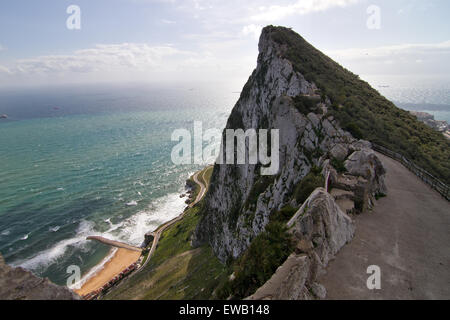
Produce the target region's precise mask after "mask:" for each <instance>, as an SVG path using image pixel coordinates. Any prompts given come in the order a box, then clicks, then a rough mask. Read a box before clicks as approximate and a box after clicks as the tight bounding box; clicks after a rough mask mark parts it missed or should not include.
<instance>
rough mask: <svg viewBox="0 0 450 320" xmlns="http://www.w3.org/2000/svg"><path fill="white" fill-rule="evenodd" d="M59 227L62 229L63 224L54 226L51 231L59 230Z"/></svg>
mask: <svg viewBox="0 0 450 320" xmlns="http://www.w3.org/2000/svg"><path fill="white" fill-rule="evenodd" d="M59 229H61V226H55V227H53V228H50V229H49V231H52V232H57V231H58V230H59Z"/></svg>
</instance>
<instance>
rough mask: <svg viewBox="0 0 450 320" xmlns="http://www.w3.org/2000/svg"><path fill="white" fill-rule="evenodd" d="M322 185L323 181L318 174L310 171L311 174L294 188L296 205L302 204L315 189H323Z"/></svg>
mask: <svg viewBox="0 0 450 320" xmlns="http://www.w3.org/2000/svg"><path fill="white" fill-rule="evenodd" d="M324 185H325V179H324V177H323V176H322V175H321V174H320V172H317V171H315V170H311V172H310V173H309V174H308V175H307V176H306V177H304V178H303V179H302V181H300V182H299V184H298V185H297V186H296V187H295V189H294V198H295V200H296V201H297V203H303V202H305V200H306V199H308V197H309V196H310V195H311V193H312V192H313V191H314V190H315V189H316V188H318V187H323V186H324Z"/></svg>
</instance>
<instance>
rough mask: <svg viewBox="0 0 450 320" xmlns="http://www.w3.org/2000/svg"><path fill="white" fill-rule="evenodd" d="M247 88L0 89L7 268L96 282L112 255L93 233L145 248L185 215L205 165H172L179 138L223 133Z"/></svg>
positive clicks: (57, 279)
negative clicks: (74, 274)
mask: <svg viewBox="0 0 450 320" xmlns="http://www.w3.org/2000/svg"><path fill="white" fill-rule="evenodd" d="M241 85H242V84H239V85H238V86H237V87H233V85H229V86H227V85H202V86H193V85H192V86H187V85H179V86H170V87H169V86H158V85H143V84H133V85H121V86H120V85H102V86H71V87H65V86H61V87H52V88H34V89H26V90H24V89H9V90H0V114H6V115H8V118H7V119H1V121H0V164H1V165H0V252H1V253H2V255H3V256H4V258H5V260H6V262H7V263H9V264H11V265H13V266H21V267H23V268H25V269H28V270H31V271H33V272H34V273H35V274H37V275H39V276H41V277H48V278H49V279H50V280H52V281H53V282H54V283H56V284H60V285H65V284H66V280H67V278H68V277H69V276H70V275H71V274H69V273H67V268H68V267H69V266H72V265H75V266H79V267H80V269H81V272H82V274H84V275H88V274H89V275H92V274H94V273H95V271H96V270H98V269H100V268H101V267H102V263H105V262H106V261H107V259H105V257H108V256H110V255H109V250H110V249H109V248H108V247H107V246H105V245H103V244H99V243H95V242H93V241H87V240H86V237H87V236H92V235H98V236H103V237H106V238H108V239H112V240H118V241H123V242H125V243H128V244H131V245H136V246H140V245H141V244H142V242H143V240H144V235H145V233H147V232H149V231H153V230H155V229H156V228H157V227H158V226H159V225H161V224H162V223H164V222H166V221H169V220H171V219H172V218H174V217H176V216H178V215H179V214H181V213H182V212H183V210H184V208H185V206H186V205H185V201H186V198H180V195H181V194H182V193H183V192H185V182H186V179H188V178H189V177H190V176H191V175H192V174H193V173H194V172H195V171H196V170H199V169H200V168H202V166H203V165H199V164H191V165H175V164H173V162H172V160H171V152H172V149H173V147H174V146H175V145H176V144H177V143H178V141H172V139H171V137H172V133H173V132H174V130H176V129H187V130H189V131H191V132H192V131H193V126H194V121H201V122H202V124H203V129H204V130H206V129H208V128H219V129H221V128H224V127H225V124H226V121H227V118H228V115H229V113H230V111H231V109H232V107H233V105H234V104H235V103H236V101H237V99H238V98H239V88H240V87H241ZM211 143H214V141H211ZM218 143H220V142H218ZM213 162H214V158H211V159H205V164H207V163H213Z"/></svg>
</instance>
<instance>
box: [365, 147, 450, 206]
mask: <svg viewBox="0 0 450 320" xmlns="http://www.w3.org/2000/svg"><path fill="white" fill-rule="evenodd" d="M372 148H373V149H374V150H375V151H378V152H379V153H382V154H384V155H385V156H388V157H390V158H392V159H394V160H397V161H398V162H400V163H401V164H403V165H404V166H405V167H406V168H407V169H408V170H410V171H411V172H412V173H414V174H415V175H416V176H418V177H419V178H420V179H421V180H422V181H423V182H425V183H426V184H428V185H429V186H430V187H431V188H432V189H434V190H436V191H437V192H439V193H440V194H441V195H442V196H443V197H444V198H445V199H447V200H448V201H450V187H449V186H448V185H446V184H445V183H443V182H442V181H440V180H439V179H437V178H435V177H434V176H433V175H431V174H430V173H428V172H427V171H425V170H424V169H422V168H420V167H418V166H417V165H415V164H414V163H413V162H412V161H411V160H409V159H407V158H405V157H404V156H403V155H401V154H400V153H397V152H394V151H391V150H389V149H387V148H385V147H382V146H380V145H377V144H375V143H372Z"/></svg>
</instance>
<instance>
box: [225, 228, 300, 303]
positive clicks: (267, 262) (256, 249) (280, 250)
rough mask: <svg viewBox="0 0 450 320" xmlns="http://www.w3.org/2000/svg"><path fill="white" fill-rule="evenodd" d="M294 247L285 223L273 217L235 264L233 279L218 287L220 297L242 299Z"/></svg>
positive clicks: (251, 291)
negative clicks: (274, 219)
mask: <svg viewBox="0 0 450 320" xmlns="http://www.w3.org/2000/svg"><path fill="white" fill-rule="evenodd" d="M293 250H294V244H293V242H292V239H291V236H290V234H289V233H288V232H287V226H286V223H283V222H279V221H272V222H270V223H269V224H268V225H267V226H266V230H265V231H264V232H262V233H261V234H259V235H258V236H257V237H256V238H255V239H253V241H252V243H251V245H250V247H249V248H248V249H247V251H246V252H245V253H244V254H243V255H242V257H241V258H240V259H239V260H238V261H237V263H236V265H235V279H234V280H233V281H228V282H226V283H225V284H223V285H222V287H221V288H219V289H218V290H217V297H218V298H219V299H227V298H229V297H231V298H233V299H243V298H245V297H248V296H249V295H251V294H253V293H254V292H255V291H256V290H257V289H258V288H259V287H260V286H262V285H263V284H264V283H265V282H266V281H267V280H269V279H270V277H271V276H272V275H273V273H274V272H275V271H276V269H277V268H278V267H279V266H280V265H281V264H283V262H284V261H285V260H286V259H287V257H288V256H289V255H290V254H291V253H292V251H293Z"/></svg>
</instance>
